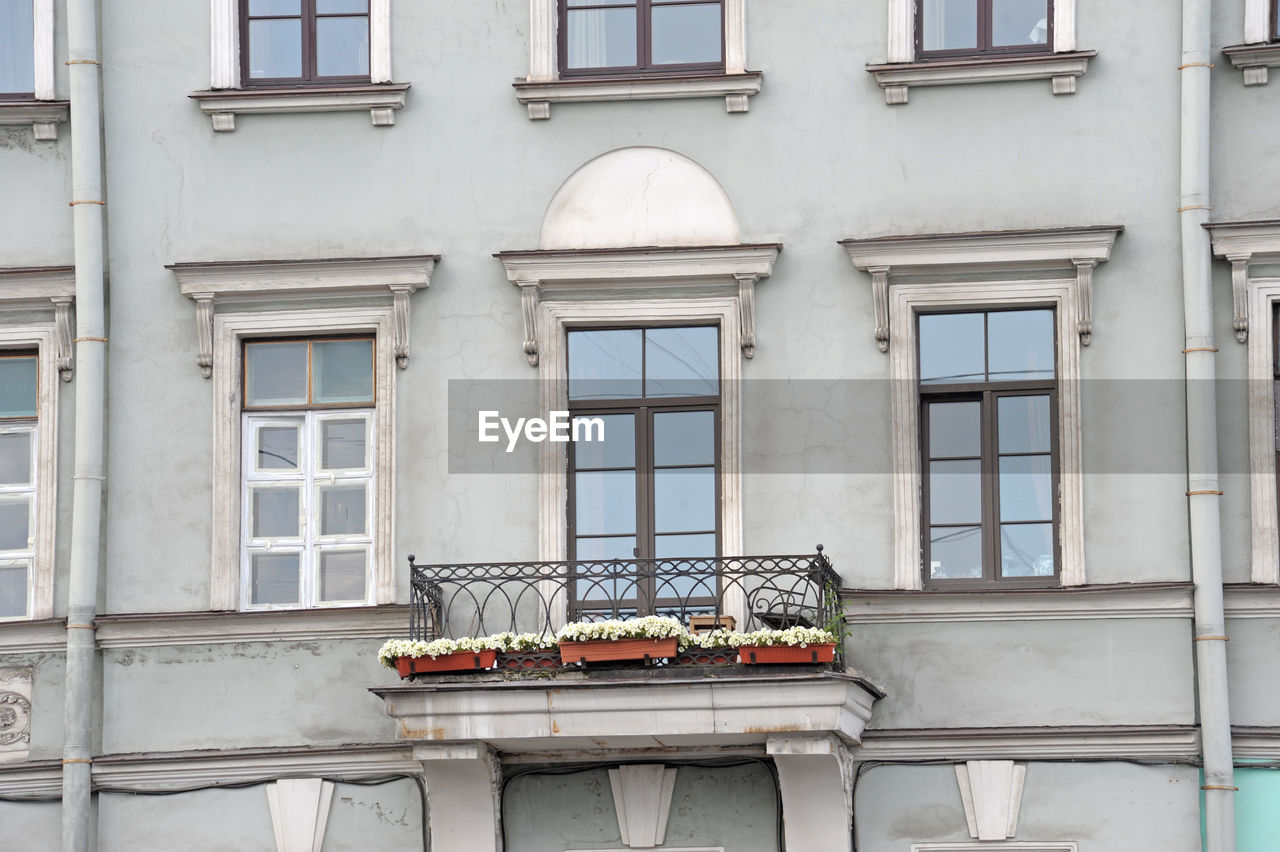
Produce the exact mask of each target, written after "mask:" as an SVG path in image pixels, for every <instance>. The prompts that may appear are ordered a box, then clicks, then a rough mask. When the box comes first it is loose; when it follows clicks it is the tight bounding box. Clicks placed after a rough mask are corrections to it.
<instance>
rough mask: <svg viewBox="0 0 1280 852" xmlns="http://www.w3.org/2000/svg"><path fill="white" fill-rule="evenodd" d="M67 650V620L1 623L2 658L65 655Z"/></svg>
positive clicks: (0, 647) (0, 649)
mask: <svg viewBox="0 0 1280 852" xmlns="http://www.w3.org/2000/svg"><path fill="white" fill-rule="evenodd" d="M66 650H67V620H66V619H65V618H46V619H40V620H33V619H22V620H20V621H0V656H14V655H18V654H45V653H50V652H52V653H55V654H56V653H64V652H65V651H66Z"/></svg>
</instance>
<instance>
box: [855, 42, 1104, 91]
mask: <svg viewBox="0 0 1280 852" xmlns="http://www.w3.org/2000/svg"><path fill="white" fill-rule="evenodd" d="M1097 55H1098V52H1097V51H1096V50H1075V51H1070V52H1064V53H1037V54H1032V55H1028V56H982V57H975V58H972V59H933V60H929V61H927V62H891V63H881V64H873V65H868V66H867V73H869V74H871V75H872V76H873V77H875V79H876V85H878V86H879V87H880V88H882V89H884V99H885V103H888V104H905V103H906V102H907V100H908V93H909V91H910V88H911V87H912V86H954V85H960V84H964V83H999V82H1011V81H1015V80H1051V81H1053V93H1054V94H1055V95H1073V94H1075V91H1076V78H1077V77H1082V76H1084V73H1085V72H1086V71H1088V70H1089V60H1090V59H1092V58H1093V57H1095V56H1097Z"/></svg>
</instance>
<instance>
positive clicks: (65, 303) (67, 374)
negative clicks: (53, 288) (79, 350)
mask: <svg viewBox="0 0 1280 852" xmlns="http://www.w3.org/2000/svg"><path fill="white" fill-rule="evenodd" d="M50 301H52V302H53V320H54V324H55V325H56V326H57V364H58V374H59V375H60V376H62V380H63V381H64V382H69V381H71V371H72V370H73V369H74V368H75V355H74V353H73V352H72V349H71V302H72V297H71V296H57V297H55V298H53V299H51V300H50Z"/></svg>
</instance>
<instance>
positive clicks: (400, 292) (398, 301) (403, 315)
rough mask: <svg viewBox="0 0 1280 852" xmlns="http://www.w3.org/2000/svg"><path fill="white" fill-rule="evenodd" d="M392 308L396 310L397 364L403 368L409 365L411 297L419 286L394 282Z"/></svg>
mask: <svg viewBox="0 0 1280 852" xmlns="http://www.w3.org/2000/svg"><path fill="white" fill-rule="evenodd" d="M390 286H391V295H392V309H393V311H394V312H395V341H394V342H393V346H394V350H395V355H396V366H397V367H399V368H400V369H401V370H403V369H405V368H406V367H408V366H409V297H410V296H412V295H413V291H414V290H416V289H417V288H416V287H414V286H413V285H412V284H392V285H390Z"/></svg>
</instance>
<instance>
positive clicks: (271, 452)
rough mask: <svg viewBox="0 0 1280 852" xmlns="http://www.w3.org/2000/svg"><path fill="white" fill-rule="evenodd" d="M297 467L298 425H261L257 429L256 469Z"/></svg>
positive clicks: (288, 468)
mask: <svg viewBox="0 0 1280 852" xmlns="http://www.w3.org/2000/svg"><path fill="white" fill-rule="evenodd" d="M297 469H298V427H296V426H262V427H259V429H258V470H297Z"/></svg>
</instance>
